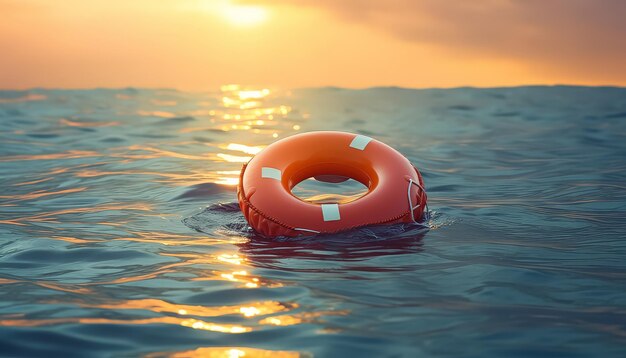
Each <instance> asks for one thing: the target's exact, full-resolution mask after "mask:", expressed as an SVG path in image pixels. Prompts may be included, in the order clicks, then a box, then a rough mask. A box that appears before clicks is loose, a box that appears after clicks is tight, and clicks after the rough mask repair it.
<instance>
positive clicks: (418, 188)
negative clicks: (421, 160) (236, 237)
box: [237, 132, 427, 237]
mask: <svg viewBox="0 0 626 358" xmlns="http://www.w3.org/2000/svg"><path fill="white" fill-rule="evenodd" d="M324 176H326V178H328V179H329V180H332V177H335V178H336V177H338V176H343V177H348V178H352V179H354V180H357V181H359V182H361V183H362V184H363V185H365V186H366V187H367V188H368V192H367V194H365V195H364V196H362V197H360V198H359V199H357V200H355V201H352V202H349V203H345V204H338V203H323V204H315V203H310V202H305V201H303V200H301V199H299V198H298V197H296V196H295V195H293V194H292V192H291V190H292V189H293V187H294V186H296V185H297V184H298V183H300V182H301V181H303V180H305V179H307V178H310V177H318V178H324ZM237 197H238V199H239V206H240V208H241V211H242V212H243V214H244V216H245V217H246V220H247V221H248V223H249V224H250V226H251V227H252V228H253V229H254V230H255V231H257V232H259V233H261V234H263V235H265V236H269V237H276V236H289V237H293V236H298V235H303V234H315V233H335V232H339V231H344V230H349V229H353V228H357V227H361V226H367V225H379V224H394V223H409V222H417V221H419V220H420V219H421V218H422V216H423V215H424V210H425V207H426V200H427V196H426V191H425V189H424V182H423V179H422V176H421V174H420V173H419V171H418V170H417V168H415V167H414V166H413V165H412V164H411V163H410V162H409V160H408V159H407V158H405V157H404V156H403V155H402V154H400V153H399V152H398V151H396V150H395V149H393V148H391V147H390V146H388V145H386V144H384V143H382V142H379V141H377V140H375V139H372V138H370V137H366V136H363V135H356V134H351V133H344V132H309V133H303V134H297V135H294V136H291V137H287V138H285V139H282V140H279V141H277V142H275V143H273V144H271V145H269V146H268V147H266V148H265V149H263V150H262V151H261V152H260V153H258V154H257V155H255V156H254V157H253V158H252V159H251V160H250V161H249V162H248V163H247V164H245V165H244V166H243V168H242V169H241V174H240V178H239V184H238V186H237Z"/></svg>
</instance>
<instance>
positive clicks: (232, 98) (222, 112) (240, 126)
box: [180, 84, 300, 137]
mask: <svg viewBox="0 0 626 358" xmlns="http://www.w3.org/2000/svg"><path fill="white" fill-rule="evenodd" d="M272 93H273V91H272V90H270V89H268V88H262V89H255V88H247V87H243V86H240V85H234V84H233V85H224V86H222V87H221V97H220V103H221V106H222V107H221V108H217V109H211V110H209V111H208V115H209V116H210V118H209V122H210V124H211V125H210V126H206V125H203V126H193V127H186V128H183V129H181V130H180V133H192V132H199V131H215V130H218V131H223V132H230V131H246V132H248V131H249V132H251V133H253V134H259V135H268V136H271V137H277V136H278V135H279V134H281V133H283V132H284V131H287V130H289V131H293V130H299V129H300V125H299V124H298V123H290V122H293V121H294V120H295V118H290V114H291V112H292V108H291V107H289V106H286V105H273V104H270V102H271V100H270V98H271V97H272ZM203 103H204V102H202V103H200V104H203ZM204 105H211V104H210V103H204ZM194 113H196V114H198V115H207V111H202V110H200V111H195V112H194ZM194 113H191V112H190V113H188V114H187V115H194ZM203 122H204V123H206V121H203Z"/></svg>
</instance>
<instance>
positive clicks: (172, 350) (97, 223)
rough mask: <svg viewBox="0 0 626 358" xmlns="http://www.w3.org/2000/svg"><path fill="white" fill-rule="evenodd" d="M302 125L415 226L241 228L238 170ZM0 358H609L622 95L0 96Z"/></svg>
mask: <svg viewBox="0 0 626 358" xmlns="http://www.w3.org/2000/svg"><path fill="white" fill-rule="evenodd" d="M318 130H337V131H344V132H351V133H355V134H361V135H365V136H369V137H372V138H375V139H376V140H379V141H382V142H384V143H386V144H388V145H390V146H392V147H393V148H395V149H396V150H398V151H399V152H400V153H402V154H403V155H404V156H406V157H407V158H408V159H409V160H410V161H411V162H412V163H413V164H414V165H415V166H416V167H417V168H419V170H420V172H421V173H422V174H423V177H424V181H425V186H426V191H427V192H428V197H429V201H428V208H429V209H428V212H427V215H426V216H425V217H424V218H423V220H422V221H421V222H420V223H418V224H411V225H408V224H406V225H394V226H386V227H385V226H377V227H365V228H360V229H357V230H352V231H347V232H343V233H339V234H334V235H318V236H307V237H301V238H280V237H279V238H273V239H270V238H266V237H261V236H259V235H258V234H256V233H255V232H254V231H253V230H252V229H251V228H250V227H249V226H248V225H247V223H246V221H245V219H244V217H243V215H242V214H241V212H240V210H239V206H238V203H237V197H236V185H237V183H238V180H239V173H240V170H241V167H242V165H243V163H245V162H247V161H248V160H250V159H251V158H252V157H253V156H254V155H255V154H257V153H258V152H259V151H261V150H263V148H264V147H266V146H268V145H270V144H271V143H273V142H275V141H276V140H279V139H282V138H285V137H287V136H290V135H294V134H298V133H304V132H310V131H318ZM364 190H365V191H367V188H364V187H363V186H362V185H361V184H360V183H358V182H356V181H348V182H345V183H343V184H329V183H322V182H317V181H315V180H312V179H310V180H305V181H304V182H302V183H301V184H299V185H298V186H297V187H296V189H294V195H297V196H298V197H300V198H301V200H309V201H312V202H315V200H316V198H318V199H319V198H320V197H324V198H326V199H325V200H327V199H328V198H329V197H333V196H334V197H336V198H338V199H340V198H342V197H346V196H355V195H357V196H358V195H362V194H363V193H364ZM357 200H358V199H357ZM0 356H2V357H229V358H233V357H234V358H240V357H246V358H250V357H283V358H284V357H411V358H413V357H624V356H626V88H618V87H577V86H526V87H513V88H453V89H406V88H396V87H377V88H368V89H344V88H335V87H324V88H302V89H280V88H272V87H267V88H264V87H260V86H240V85H224V86H221V87H218V88H214V89H212V90H207V91H197V92H188V91H178V90H174V89H154V88H153V89H149V88H144V89H142V88H121V89H85V90H57V89H31V90H19V91H12V90H3V91H0Z"/></svg>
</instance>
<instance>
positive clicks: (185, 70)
mask: <svg viewBox="0 0 626 358" xmlns="http://www.w3.org/2000/svg"><path fill="white" fill-rule="evenodd" d="M624 19H626V1H621V0H482V1H466V0H448V1H442V0H160V1H155V0H134V1H130V0H62V1H59V0H0V88H5V89H6V88H30V87H55V88H91V87H126V86H136V87H172V88H179V89H189V90H203V89H212V88H215V87H217V86H220V85H223V84H227V83H240V84H249V85H266V86H281V87H312V86H328V85H332V86H341V87H357V88H360V87H369V86H404V87H418V88H419V87H456V86H480V87H485V86H512V85H523V84H585V85H622V86H623V85H626V65H625V64H626V21H625V20H624Z"/></svg>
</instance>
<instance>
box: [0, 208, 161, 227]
mask: <svg viewBox="0 0 626 358" xmlns="http://www.w3.org/2000/svg"><path fill="white" fill-rule="evenodd" d="M151 210H152V206H151V205H150V204H144V203H135V204H117V203H111V204H104V205H96V206H91V207H82V208H71V209H62V210H55V211H48V212H44V213H41V214H35V215H27V216H20V217H17V218H14V219H8V220H0V223H2V224H9V225H21V226H24V225H26V223H37V222H39V223H61V220H60V219H59V217H60V216H62V215H67V214H81V213H97V212H102V211H151ZM143 215H149V214H143Z"/></svg>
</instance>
